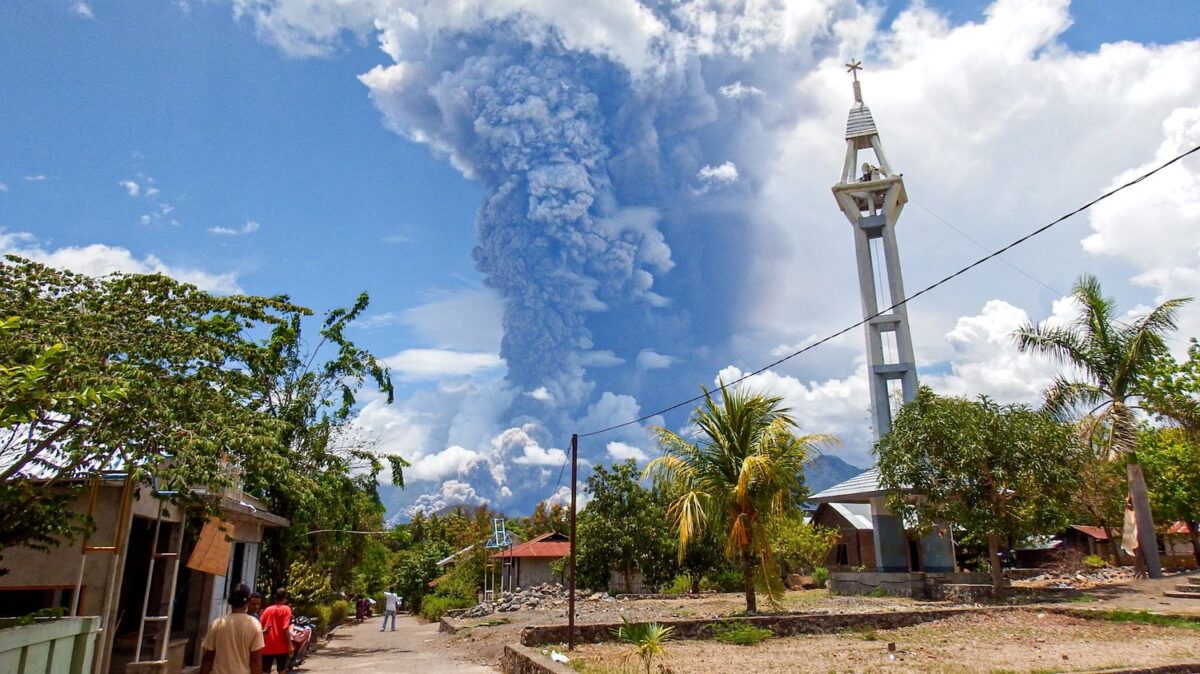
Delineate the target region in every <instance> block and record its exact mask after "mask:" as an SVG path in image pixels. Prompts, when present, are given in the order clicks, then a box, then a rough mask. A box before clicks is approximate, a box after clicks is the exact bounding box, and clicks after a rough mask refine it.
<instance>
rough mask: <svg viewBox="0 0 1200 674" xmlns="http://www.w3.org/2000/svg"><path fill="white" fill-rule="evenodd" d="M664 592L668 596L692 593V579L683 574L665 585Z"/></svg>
mask: <svg viewBox="0 0 1200 674" xmlns="http://www.w3.org/2000/svg"><path fill="white" fill-rule="evenodd" d="M662 591H663V592H664V593H666V594H687V593H688V592H691V591H692V577H691V576H689V575H687V574H686V573H681V574H679V575H677V576H675V577H674V578H672V579H671V582H669V583H667V584H666V585H664V586H663V589H662Z"/></svg>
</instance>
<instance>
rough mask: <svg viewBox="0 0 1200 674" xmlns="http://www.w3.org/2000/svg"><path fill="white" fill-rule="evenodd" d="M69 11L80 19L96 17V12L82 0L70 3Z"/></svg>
mask: <svg viewBox="0 0 1200 674" xmlns="http://www.w3.org/2000/svg"><path fill="white" fill-rule="evenodd" d="M71 13H72V14H74V15H75V16H77V17H79V18H81V19H94V18H96V14H95V12H93V11H92V7H91V5H89V4H87V3H86V2H84V1H83V0H76V1H75V2H73V3H71Z"/></svg>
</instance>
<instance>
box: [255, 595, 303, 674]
mask: <svg viewBox="0 0 1200 674" xmlns="http://www.w3.org/2000/svg"><path fill="white" fill-rule="evenodd" d="M259 622H261V623H262V626H263V649H262V671H263V674H267V672H270V671H271V665H272V664H274V665H275V666H276V668H277V670H278V671H279V673H280V674H284V673H285V672H287V670H288V661H289V660H291V659H292V653H293V648H294V646H293V645H292V630H291V625H292V607H290V606H288V593H287V590H285V589H283V588H282V587H281V588H279V589H278V590H275V603H274V604H271V605H270V606H268V607H267V608H266V609H265V610H264V611H263V612H262V616H261V617H260V618H259Z"/></svg>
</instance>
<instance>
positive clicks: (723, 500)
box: [646, 387, 836, 611]
mask: <svg viewBox="0 0 1200 674" xmlns="http://www.w3.org/2000/svg"><path fill="white" fill-rule="evenodd" d="M691 424H692V426H693V427H694V428H695V429H696V431H697V442H695V443H693V442H690V441H688V440H687V439H685V438H683V437H682V436H680V435H679V434H677V433H675V432H673V431H670V430H667V429H666V428H662V427H656V428H655V429H654V432H655V435H656V437H657V440H658V444H659V447H660V448H661V449H662V452H663V455H662V456H660V457H658V458H656V459H654V460H653V461H651V462H650V464H649V465H648V466H646V475H650V476H653V477H654V478H655V480H656V482H657V483H658V484H660V485H663V486H664V487H665V489H666V490H667V491H668V492H669V493H672V494H675V495H676V496H675V499H674V501H672V502H671V505H670V509H669V513H670V515H671V517H672V519H673V520H674V524H675V530H676V532H677V534H678V537H679V554H680V556H681V557H682V556H683V555H685V554H686V551H687V549H688V546H689V545H690V544H692V543H693V542H694V541H695V540H697V539H698V538H699V537H700V536H701V535H702V534H703V533H704V531H705V530H707V529H708V528H709V527H719V528H720V529H721V531H723V532H724V534H725V554H726V555H727V556H728V557H729V558H730V559H731V560H736V561H738V562H740V563H741V569H742V579H743V585H744V589H745V594H746V610H747V611H755V610H756V608H757V602H756V598H755V587H754V585H755V583H754V579H755V569H756V568H757V569H759V571H760V573H759V576H760V578H761V580H762V583H763V586H764V588H765V589H766V591H767V596H768V599H769V600H770V601H771V603H773V604H774V603H777V602H778V598H779V596H780V594H781V593H782V586H781V584H780V582H779V578H778V576H777V574H776V568H775V560H774V557H773V555H772V552H771V541H770V537H769V536H768V533H767V532H768V526H769V525H770V524H771V522H772V521H773V520H774V519H775V518H779V517H786V516H787V515H788V514H790V513H792V512H794V511H795V509H796V508H797V503H796V501H795V490H796V487H795V481H796V475H797V474H799V473H800V472H801V469H802V467H803V465H804V463H805V461H807V460H808V458H809V456H810V455H811V453H812V452H813V451H815V448H816V447H817V446H818V445H820V444H826V443H831V442H835V441H836V438H833V437H832V436H828V435H806V436H797V435H796V434H795V430H796V421H795V420H794V419H793V418H792V416H791V414H790V412H789V410H788V409H787V408H785V407H784V406H783V401H782V399H781V398H779V397H778V396H772V395H766V394H759V393H751V392H748V391H746V390H745V389H743V388H733V387H722V388H721V402H720V403H718V402H717V401H716V400H715V399H714V398H713V396H712V395H711V394H710V393H709V392H708V390H707V389H705V390H704V405H703V406H702V407H698V408H696V409H695V410H693V411H692V415H691Z"/></svg>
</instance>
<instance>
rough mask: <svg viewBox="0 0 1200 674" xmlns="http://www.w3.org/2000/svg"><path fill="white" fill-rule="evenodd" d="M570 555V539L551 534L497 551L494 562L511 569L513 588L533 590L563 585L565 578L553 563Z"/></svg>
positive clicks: (556, 533) (552, 532) (555, 533)
mask: <svg viewBox="0 0 1200 674" xmlns="http://www.w3.org/2000/svg"><path fill="white" fill-rule="evenodd" d="M570 554H571V539H569V538H567V537H566V536H565V535H563V534H560V533H558V532H557V531H551V532H549V533H545V534H542V535H541V536H537V537H536V538H531V539H530V540H528V541H526V542H524V543H521V544H520V545H515V546H513V547H511V548H509V549H507V550H504V551H502V552H498V553H496V554H495V555H493V556H492V559H493V560H495V561H496V562H498V563H499V564H501V565H507V566H508V568H510V569H511V571H510V572H509V573H510V574H511V575H509V578H511V585H510V586H511V587H532V586H534V585H541V584H543V583H557V582H560V581H561V580H562V579H561V578H560V576H559V574H557V573H555V572H554V570H553V569H551V568H550V564H551V563H553V562H556V561H558V560H560V559H562V558H563V557H566V556H568V555H570Z"/></svg>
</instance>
